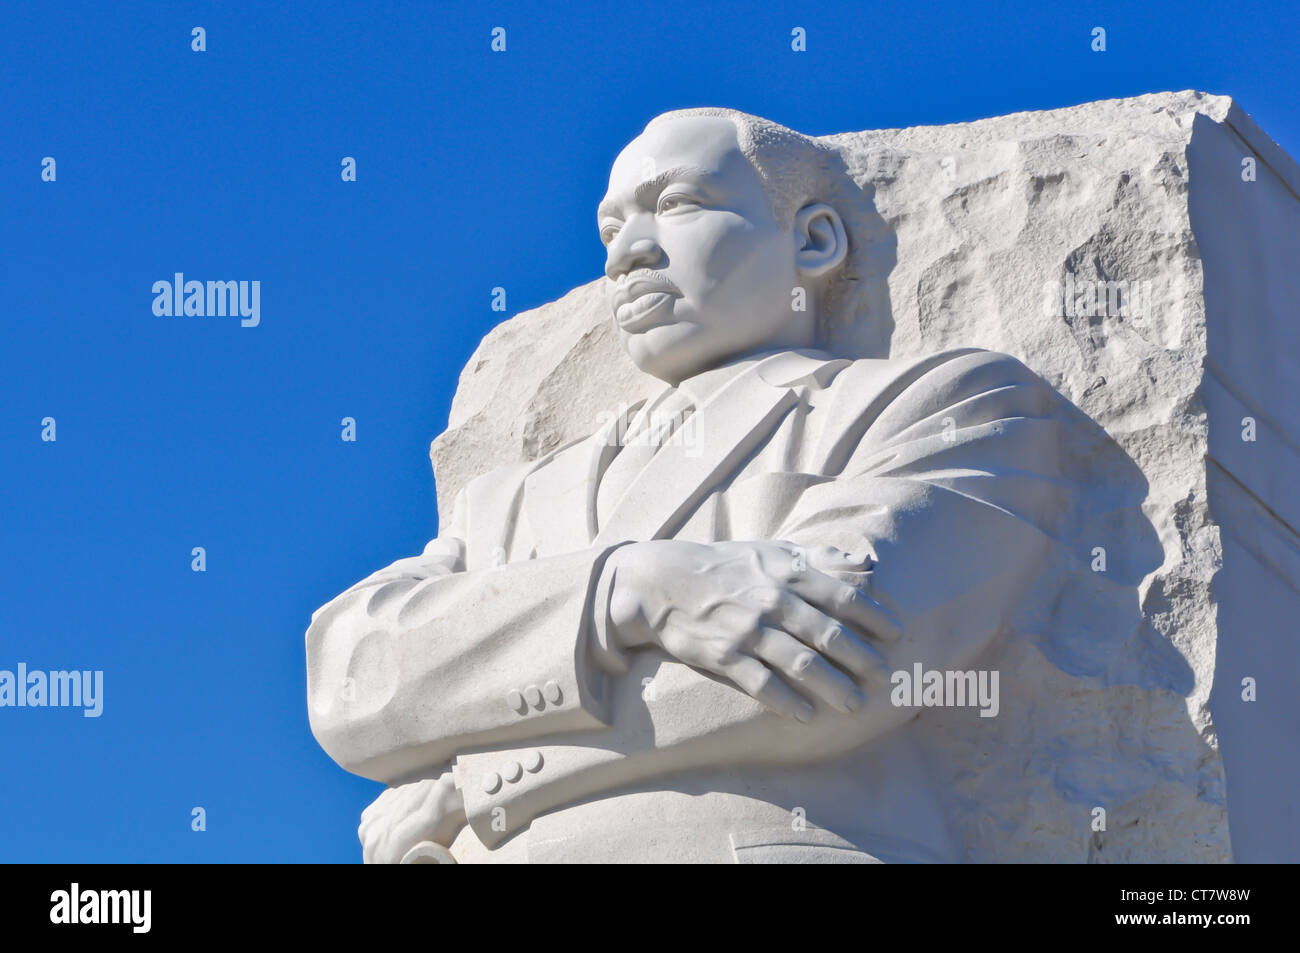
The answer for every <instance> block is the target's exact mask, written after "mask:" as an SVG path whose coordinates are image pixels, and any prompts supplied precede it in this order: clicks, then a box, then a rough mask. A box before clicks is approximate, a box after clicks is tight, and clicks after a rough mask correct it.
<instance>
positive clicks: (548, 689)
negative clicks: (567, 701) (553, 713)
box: [542, 682, 564, 705]
mask: <svg viewBox="0 0 1300 953" xmlns="http://www.w3.org/2000/svg"><path fill="white" fill-rule="evenodd" d="M542 691H544V692H545V693H546V700H547V701H548V702H550V703H551V704H552V705H558V704H559V703H560V699H561V698H563V697H564V693H563V692H562V691H560V683H559V682H547V683H546V684H545V685H543V686H542Z"/></svg>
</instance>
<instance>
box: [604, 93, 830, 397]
mask: <svg viewBox="0 0 1300 953" xmlns="http://www.w3.org/2000/svg"><path fill="white" fill-rule="evenodd" d="M597 217H598V224H599V226H600V236H601V241H602V242H604V244H605V245H606V248H607V258H606V262H605V275H606V277H607V278H608V282H607V293H608V296H609V303H610V309H611V311H612V312H613V315H614V322H615V325H616V326H617V328H618V334H619V337H620V339H621V340H622V342H623V346H624V348H626V349H627V352H628V354H629V355H631V357H632V360H633V361H634V362H635V363H636V364H637V366H638V367H640V368H641V369H642V370H643V371H645V372H646V373H648V374H653V375H654V376H655V377H658V378H660V379H661V380H665V381H668V382H669V383H673V384H676V383H678V382H680V381H681V380H684V379H686V378H687V377H690V376H692V375H693V374H696V373H699V372H700V371H704V370H708V369H709V368H711V367H716V366H717V365H718V364H720V363H723V362H725V361H726V360H728V359H730V358H734V357H738V356H742V355H744V354H747V353H751V352H755V351H760V350H769V349H773V348H778V347H801V346H806V345H807V344H809V343H811V340H812V318H811V314H810V312H806V311H795V310H794V309H793V308H792V307H791V301H792V291H793V289H794V288H795V287H796V286H797V285H799V284H800V280H799V274H798V271H797V268H796V250H797V248H796V239H795V234H794V230H793V229H791V228H782V227H781V226H780V225H779V224H778V223H777V221H776V219H775V218H774V217H773V215H772V210H771V206H770V205H769V203H768V198H767V195H766V193H765V192H764V190H763V183H762V180H761V179H760V178H759V176H758V172H757V171H756V170H755V169H754V167H753V166H752V165H750V163H749V160H748V159H746V158H745V155H744V153H743V152H741V151H740V147H739V144H738V141H737V138H736V129H735V127H734V126H733V125H732V123H731V122H730V121H729V120H727V119H723V118H717V117H705V116H701V117H694V116H692V117H684V118H681V119H674V120H671V121H668V122H665V123H663V124H661V125H659V126H656V127H655V128H653V129H651V130H649V131H648V132H645V133H643V134H642V135H641V136H639V137H638V138H637V139H635V140H633V141H632V142H631V143H630V144H629V145H628V147H627V148H626V149H624V150H623V152H622V153H620V155H619V157H618V158H617V159H616V160H615V162H614V167H613V169H612V170H611V172H610V177H609V191H608V192H607V193H606V194H605V198H604V200H603V201H602V202H601V203H600V209H599V211H598V213H597Z"/></svg>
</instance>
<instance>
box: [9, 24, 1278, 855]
mask: <svg viewBox="0 0 1300 953" xmlns="http://www.w3.org/2000/svg"><path fill="white" fill-rule="evenodd" d="M0 9H2V10H3V12H2V13H0V74H2V75H3V82H2V83H0V89H3V93H0V142H3V143H4V147H3V149H2V150H0V183H3V186H2V190H3V191H2V192H0V234H2V236H3V244H2V245H0V253H2V254H0V289H3V303H4V309H5V320H4V324H3V327H4V339H3V348H2V349H0V409H2V411H3V413H0V446H2V447H3V467H0V499H3V500H4V509H3V525H4V546H3V550H2V551H0V596H3V598H2V599H0V669H10V670H12V669H14V668H15V667H16V665H17V663H18V662H26V663H27V664H28V665H29V666H31V667H33V668H44V669H70V668H76V669H102V670H103V671H104V673H105V675H104V678H105V699H104V713H103V715H102V717H100V718H98V719H90V718H83V717H82V716H81V714H80V713H79V712H78V711H75V710H74V711H70V710H56V709H14V708H0V860H6V861H9V860H19V861H235V860H240V861H263V860H265V861H357V860H359V858H360V849H359V846H358V843H357V840H356V835H355V829H356V824H357V819H358V815H359V813H360V811H361V809H362V808H363V807H364V806H365V805H366V804H367V803H368V802H369V800H370V799H371V798H373V797H374V796H375V795H376V794H377V793H378V790H379V788H378V786H377V785H375V784H373V783H371V782H368V781H365V780H362V779H359V778H355V777H352V776H350V775H347V774H345V773H344V772H343V771H342V770H341V769H339V768H338V767H337V766H335V765H334V764H333V763H332V762H331V761H329V760H328V758H326V756H325V755H324V754H323V753H322V752H321V751H320V749H319V748H318V747H317V746H316V743H315V741H314V740H313V738H312V736H311V734H310V732H309V729H308V725H307V717H306V703H305V698H306V693H305V672H304V659H303V633H304V631H305V628H306V625H307V623H308V620H309V618H310V615H311V612H312V610H313V609H314V608H315V607H317V606H318V605H320V604H322V603H324V602H325V601H327V600H328V599H329V598H331V597H332V596H333V595H335V594H336V593H338V592H339V591H341V590H342V589H344V588H346V587H347V586H349V585H351V584H352V583H353V582H355V581H356V580H358V579H360V578H361V577H362V576H364V575H366V574H368V573H370V572H371V571H373V570H375V569H378V568H380V567H382V566H384V565H387V564H388V563H389V562H391V561H392V560H394V559H396V558H398V557H401V556H406V555H410V554H413V553H415V552H417V551H418V550H419V549H420V548H421V547H422V546H423V545H424V543H425V542H426V541H427V540H428V539H429V538H430V537H431V536H432V535H434V533H435V531H436V521H435V515H434V496H433V480H432V476H431V473H430V469H429V464H428V457H427V450H428V444H429V440H430V438H432V437H433V436H434V435H435V434H436V433H438V431H439V430H441V429H442V427H443V426H444V424H445V423H446V418H447V410H448V407H449V404H450V400H451V396H452V394H453V392H454V390H455V385H456V378H457V375H458V373H459V371H460V368H461V367H462V365H463V364H464V362H465V360H466V358H467V357H468V356H469V354H470V353H471V351H472V350H473V349H474V347H475V345H476V344H477V343H478V341H479V339H480V338H481V337H482V336H483V334H484V333H486V332H487V331H488V330H489V328H491V327H492V325H493V324H494V323H495V322H496V321H497V320H498V319H500V318H501V317H502V316H501V315H500V314H497V313H494V312H493V311H492V310H491V309H490V292H491V289H492V288H493V287H494V286H498V285H500V286H504V287H505V288H506V289H507V294H508V299H507V302H508V305H509V313H511V314H513V313H515V312H517V311H520V310H523V309H525V308H529V307H533V306H536V305H538V304H540V303H542V302H545V301H548V300H551V299H553V298H556V297H558V296H559V295H560V294H562V293H563V292H565V291H567V290H568V289H569V288H571V287H573V286H575V285H577V284H581V283H583V282H586V281H588V280H590V279H591V278H593V277H595V276H596V275H598V274H599V273H600V269H601V262H602V255H601V249H600V245H599V243H598V241H597V236H596V230H595V227H594V208H595V203H596V201H597V199H598V198H599V197H600V195H601V193H602V192H603V187H604V183H605V176H606V175H607V172H608V168H609V163H610V160H611V159H612V157H613V156H614V154H615V153H616V152H617V151H618V149H619V148H620V147H621V145H622V144H623V143H624V142H626V141H627V140H628V139H629V138H631V137H632V136H633V135H635V134H636V132H637V131H638V130H639V129H640V127H641V126H642V125H643V124H644V123H645V122H646V120H648V119H649V118H650V117H651V116H653V115H654V114H656V113H658V112H661V111H663V110H665V109H670V108H675V107H683V106H692V105H727V106H734V107H737V108H740V109H743V110H746V111H749V112H754V113H758V114H761V115H764V116H768V117H770V118H773V119H776V120H778V121H780V122H783V123H785V124H787V125H790V126H793V127H795V128H797V129H799V130H802V131H804V132H809V133H815V134H821V133H830V132H840V131H845V130H856V129H867V128H880V127H894V126H906V125H916V124H929V123H945V122H955V121H962V120H970V119H977V118H982V117H986V116H993V115H998V114H1001V113H1006V112H1012V111H1017V110H1025V109H1042V108H1051V107H1058V106H1069V105H1075V104H1077V103H1081V102H1086V101H1088V100H1094V99H1105V98H1111V97H1117V96H1129V95H1137V94H1140V93H1146V92H1154V91H1160V90H1170V89H1184V88H1188V87H1193V88H1198V89H1202V90H1206V91H1209V92H1215V93H1229V94H1231V95H1233V96H1235V97H1237V99H1238V100H1239V102H1240V103H1241V104H1242V105H1243V106H1244V108H1245V109H1246V110H1247V111H1248V112H1250V113H1251V114H1252V115H1253V116H1254V117H1255V119H1256V121H1257V122H1258V123H1259V125H1260V126H1261V127H1262V128H1263V129H1264V130H1265V131H1266V132H1268V133H1269V134H1270V135H1272V136H1273V137H1274V138H1275V139H1276V140H1277V141H1278V142H1279V143H1280V144H1281V145H1282V146H1283V147H1284V148H1285V149H1287V150H1288V151H1289V152H1290V153H1291V154H1292V155H1297V156H1300V113H1298V112H1297V108H1296V99H1297V93H1300V61H1298V60H1297V56H1296V37H1297V36H1300V14H1297V7H1296V6H1295V4H1294V3H1283V2H1279V3H1276V4H1271V5H1254V4H1249V3H1234V4H1231V5H1227V4H1224V5H1222V6H1220V7H1216V6H1211V5H1207V4H1202V3H1197V2H1178V3H1170V2H1164V0H1157V2H1146V3H1132V2H1126V3H1100V4H1043V5H1036V6H1031V5H1028V4H1026V5H1024V6H1021V7H1015V6H997V7H994V6H987V5H984V4H980V3H974V4H972V3H966V2H960V3H945V4H927V3H922V2H909V3H887V4H886V3H861V2H854V3H843V2H830V3H818V4H807V3H801V4H779V3H777V4H772V3H763V4H758V3H749V4H727V3H716V4H711V5H703V4H685V3H679V2H674V0H667V2H658V3H653V4H642V5H638V7H637V11H638V12H637V14H636V17H635V19H634V18H633V17H632V16H630V15H619V14H616V13H614V12H612V11H614V10H616V9H617V10H627V9H630V8H629V7H627V5H622V4H620V5H615V4H600V5H592V6H590V7H588V6H587V5H571V4H556V3H530V4H507V3H462V4H458V5H457V6H456V7H454V8H453V7H451V6H449V5H447V4H439V3H429V2H424V3H409V4H376V3H346V4H342V3H333V2H317V3H311V4H270V3H267V4H257V5H254V4H248V3H235V2H221V3H215V2H207V3H205V2H195V3H186V4H178V3H157V4H141V3H120V4H119V3H113V4H106V3H77V4H66V3H59V2H53V0H50V2H42V3H32V4H21V5H20V4H18V3H16V2H12V0H6V2H5V3H4V5H3V7H2V8H0ZM194 26H202V27H204V28H205V29H206V31H207V51H206V52H204V53H195V52H192V51H191V49H190V30H191V28H192V27H194ZM494 26H504V27H505V28H506V29H507V51H506V52H505V53H504V54H493V53H492V52H490V50H489V32H490V30H491V28H492V27H494ZM795 26H802V27H804V28H805V29H806V30H807V31H808V51H807V52H806V53H798V54H796V53H793V52H791V50H790V30H791V28H792V27H795ZM1094 26H1103V27H1105V28H1106V30H1107V33H1108V44H1107V45H1108V49H1107V51H1106V52H1105V53H1104V54H1098V53H1094V52H1092V50H1091V49H1090V47H1089V44H1090V39H1091V38H1090V31H1091V30H1092V28H1093V27H1094ZM44 156H53V157H54V158H55V159H56V161H57V180H56V181H55V182H54V183H43V182H42V181H41V180H40V171H41V169H40V165H41V160H42V158H43V157H44ZM343 156H354V157H355V158H356V160H357V163H358V181H357V182H355V183H344V182H342V181H341V180H340V176H339V170H340V165H339V163H340V159H341V157H343ZM177 271H180V272H184V273H185V274H186V276H187V277H188V278H194V279H200V280H207V279H245V280H253V279H256V280H259V281H260V282H261V287H262V295H261V324H260V326H259V327H256V328H241V327H240V326H239V323H238V321H237V319H231V318H194V317H191V318H161V317H156V316H155V315H154V314H153V311H152V303H153V295H152V293H151V291H150V289H151V286H152V284H153V282H155V281H157V280H159V279H168V280H170V278H171V276H172V274H173V273H174V272H177ZM47 416H50V417H54V418H55V419H56V421H57V424H56V426H57V438H58V439H57V441H56V442H55V443H44V442H42V441H41V439H40V422H41V420H42V418H44V417H47ZM344 416H351V417H354V418H356V420H357V422H358V440H357V442H356V443H345V442H343V441H342V440H340V436H339V434H340V426H339V421H340V419H341V418H343V417H344ZM195 546H203V547H205V548H206V551H207V572H206V573H195V572H192V571H191V568H190V562H191V556H190V552H191V549H192V548H193V547H195ZM195 806H201V807H203V808H204V809H205V811H206V815H207V830H206V831H204V832H202V833H195V832H193V831H191V829H190V827H191V824H190V821H191V810H192V808H194V807H195Z"/></svg>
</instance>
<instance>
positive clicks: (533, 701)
mask: <svg viewBox="0 0 1300 953" xmlns="http://www.w3.org/2000/svg"><path fill="white" fill-rule="evenodd" d="M524 698H526V699H528V704H530V705H532V706H533V707H534V708H541V707H542V693H541V691H540V690H539V689H538V688H537V686H536V685H529V686H528V687H527V688H525V689H524Z"/></svg>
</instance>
